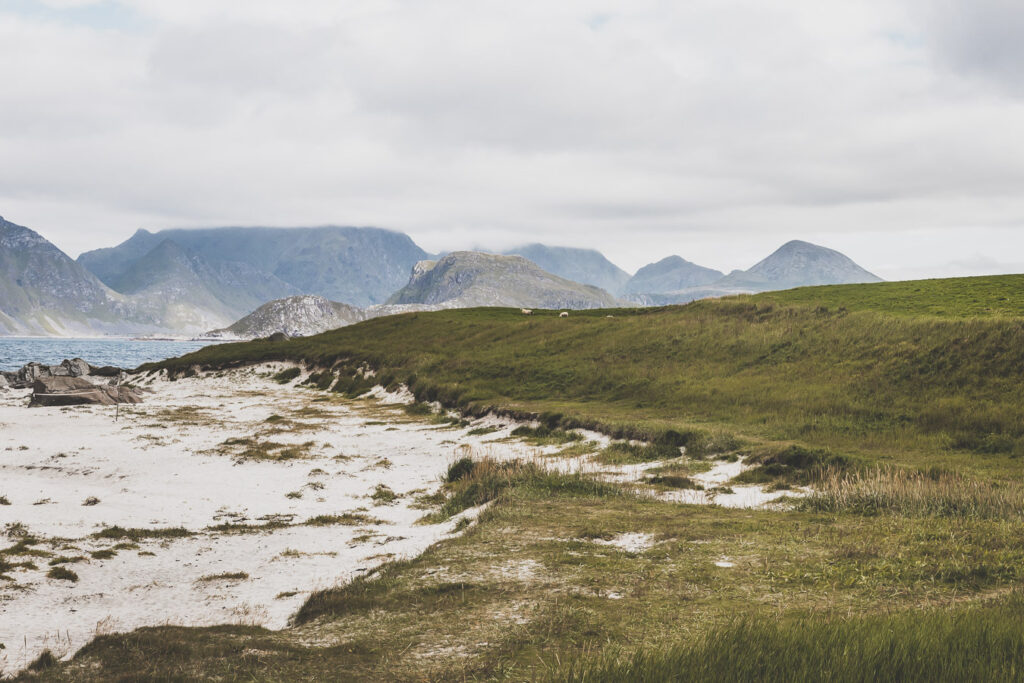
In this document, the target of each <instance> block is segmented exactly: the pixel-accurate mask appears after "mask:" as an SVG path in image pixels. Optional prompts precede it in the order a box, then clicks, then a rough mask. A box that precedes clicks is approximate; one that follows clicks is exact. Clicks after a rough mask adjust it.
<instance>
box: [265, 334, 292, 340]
mask: <svg viewBox="0 0 1024 683" xmlns="http://www.w3.org/2000/svg"><path fill="white" fill-rule="evenodd" d="M289 339H291V337H289V336H288V335H287V334H285V333H284V332H275V333H274V334H272V335H270V336H269V337H267V341H268V342H283V341H288V340H289Z"/></svg>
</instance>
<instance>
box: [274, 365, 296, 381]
mask: <svg viewBox="0 0 1024 683" xmlns="http://www.w3.org/2000/svg"><path fill="white" fill-rule="evenodd" d="M301 374H302V370H300V369H298V368H287V369H285V370H282V371H281V372H279V373H277V374H276V375H274V376H273V377H271V379H272V380H274V381H275V382H277V383H278V384H288V382H291V381H292V380H293V379H295V378H296V377H298V376H299V375H301Z"/></svg>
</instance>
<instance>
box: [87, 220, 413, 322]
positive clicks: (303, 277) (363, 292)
mask: <svg viewBox="0 0 1024 683" xmlns="http://www.w3.org/2000/svg"><path fill="white" fill-rule="evenodd" d="M167 240H170V241H172V242H174V243H175V244H177V245H178V246H179V247H181V248H182V249H184V250H185V251H186V252H188V253H195V254H197V255H198V256H199V257H201V258H202V259H203V260H205V261H206V262H207V263H208V264H209V265H210V266H221V265H223V264H232V268H233V269H234V271H233V272H235V273H236V274H238V273H243V272H246V273H247V277H252V276H254V274H259V275H260V277H262V278H263V280H264V285H265V286H266V287H267V288H268V292H269V293H270V294H271V296H270V298H280V297H284V296H288V295H290V294H296V293H302V294H316V295H319V296H323V297H325V298H328V299H332V300H335V301H344V302H346V303H350V304H352V305H357V306H368V305H370V304H374V303H381V302H383V301H384V300H386V299H387V298H388V297H389V296H390V295H391V294H392V293H393V292H394V291H395V290H396V289H398V288H400V287H401V286H402V285H403V284H405V281H406V279H407V278H408V275H409V269H410V268H412V266H413V265H415V264H416V263H417V262H418V261H422V260H423V259H425V258H428V257H429V254H427V252H425V251H423V250H422V249H420V248H419V247H418V246H417V245H416V243H415V242H413V241H412V239H411V238H410V237H409V236H408V235H406V234H404V233H400V232H394V231H391V230H383V229H381V228H353V227H335V226H328V227H318V228H196V229H171V230H161V231H159V232H156V233H151V232H148V231H146V230H139V231H138V232H136V233H135V234H134V235H133V236H132V237H131V238H129V239H128V240H126V241H125V242H123V243H121V244H120V245H118V246H116V247H111V248H108V249H97V250H94V251H89V252H86V253H84V254H82V255H81V256H79V257H78V262H79V263H80V264H82V265H83V266H85V267H86V268H88V269H89V270H90V271H92V272H93V273H95V274H96V276H97V277H99V278H100V280H102V281H103V282H104V283H105V284H107V285H108V286H110V287H111V288H113V289H115V290H117V289H118V288H119V286H122V282H123V281H122V278H123V277H124V276H125V273H126V272H127V271H129V270H130V269H131V267H132V264H133V263H135V262H136V261H138V260H139V259H141V258H144V257H145V255H146V254H148V253H149V252H150V251H152V250H153V249H154V248H156V247H158V246H159V245H160V244H162V243H163V242H165V241H167ZM240 264H241V265H240ZM242 266H245V267H246V268H245V269H243V268H242ZM271 278H274V279H271ZM275 286H276V288H277V291H273V292H270V290H271V289H273V288H274V287H275ZM266 301H267V299H262V300H261V301H259V302H258V303H257V304H256V305H258V304H259V303H265V302H266ZM249 310H252V307H249V308H248V309H246V310H242V311H236V312H237V313H238V314H241V313H245V312H248V311H249Z"/></svg>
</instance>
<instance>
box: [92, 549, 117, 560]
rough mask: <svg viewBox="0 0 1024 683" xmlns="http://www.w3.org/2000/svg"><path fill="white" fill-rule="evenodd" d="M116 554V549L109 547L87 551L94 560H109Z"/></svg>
mask: <svg viewBox="0 0 1024 683" xmlns="http://www.w3.org/2000/svg"><path fill="white" fill-rule="evenodd" d="M116 555H117V551H116V550H113V549H111V548H103V549H101V550H94V551H92V552H91V553H89V557H91V558H92V559H94V560H109V559H110V558H112V557H114V556H116Z"/></svg>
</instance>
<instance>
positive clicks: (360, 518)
mask: <svg viewBox="0 0 1024 683" xmlns="http://www.w3.org/2000/svg"><path fill="white" fill-rule="evenodd" d="M384 523H385V522H384V520H383V519H378V518H376V517H371V516H370V515H364V514H363V513H361V512H343V513H341V514H340V515H317V516H316V517H311V518H309V519H307V520H306V526H331V525H334V524H340V525H343V526H359V525H360V524H384Z"/></svg>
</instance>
